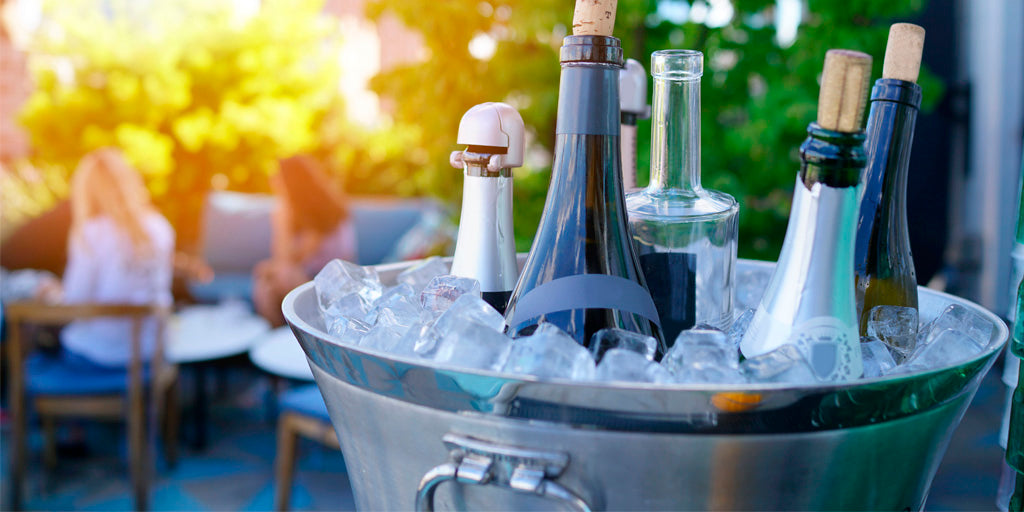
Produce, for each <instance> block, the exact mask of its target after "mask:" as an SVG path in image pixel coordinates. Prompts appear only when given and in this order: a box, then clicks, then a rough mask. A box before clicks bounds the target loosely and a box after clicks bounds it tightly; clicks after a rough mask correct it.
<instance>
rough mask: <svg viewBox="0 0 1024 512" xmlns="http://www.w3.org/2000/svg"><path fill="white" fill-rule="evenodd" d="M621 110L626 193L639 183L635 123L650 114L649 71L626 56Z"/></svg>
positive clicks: (622, 75) (620, 98)
mask: <svg viewBox="0 0 1024 512" xmlns="http://www.w3.org/2000/svg"><path fill="white" fill-rule="evenodd" d="M619 110H620V112H621V113H620V115H619V119H620V124H621V127H620V129H621V130H622V140H621V146H622V189H623V190H625V191H626V192H627V193H628V192H630V191H632V190H633V189H635V188H637V185H636V124H637V122H638V121H640V120H641V119H647V116H649V115H650V110H651V109H650V107H648V106H647V74H646V73H645V72H644V66H643V64H640V62H639V61H637V60H635V59H626V66H625V67H624V68H622V71H620V72H619Z"/></svg>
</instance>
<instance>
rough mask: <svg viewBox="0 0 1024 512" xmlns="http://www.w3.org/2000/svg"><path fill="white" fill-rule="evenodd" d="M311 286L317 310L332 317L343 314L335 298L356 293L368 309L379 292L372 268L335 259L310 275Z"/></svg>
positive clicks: (380, 290) (381, 288)
mask: <svg viewBox="0 0 1024 512" xmlns="http://www.w3.org/2000/svg"><path fill="white" fill-rule="evenodd" d="M313 285H314V287H315V288H316V296H317V299H318V303H319V305H320V311H322V312H323V313H324V314H325V315H330V316H332V317H333V316H341V315H342V314H343V313H341V312H340V311H338V310H337V308H339V307H341V305H340V304H339V301H341V299H343V298H345V297H346V296H348V295H351V294H356V295H357V296H359V298H360V299H361V300H362V303H363V308H364V309H369V307H370V305H371V304H373V302H374V301H375V300H377V299H378V298H379V297H380V296H381V294H382V292H383V286H382V285H381V284H380V277H378V276H377V271H376V270H375V269H374V268H373V267H360V266H359V265H356V264H355V263H349V262H347V261H343V260H339V259H334V260H331V261H329V262H327V264H326V265H324V268H323V269H322V270H320V272H319V273H317V275H316V277H314V278H313Z"/></svg>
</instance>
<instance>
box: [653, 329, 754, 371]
mask: <svg viewBox="0 0 1024 512" xmlns="http://www.w3.org/2000/svg"><path fill="white" fill-rule="evenodd" d="M661 364H663V365H665V368H668V370H669V371H671V372H673V373H675V374H676V375H677V376H678V375H679V374H680V373H681V372H684V371H686V370H688V369H696V370H700V369H705V368H711V367H721V368H729V369H735V368H737V365H738V364H739V352H738V351H737V350H736V348H735V347H734V346H733V344H732V342H731V341H730V340H729V338H728V337H726V335H725V333H724V332H722V331H719V330H717V329H688V330H685V331H683V332H680V333H679V336H677V337H676V340H675V343H673V344H672V347H671V348H669V349H668V353H667V354H665V357H663V358H662V359H661Z"/></svg>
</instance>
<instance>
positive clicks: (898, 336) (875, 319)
mask: <svg viewBox="0 0 1024 512" xmlns="http://www.w3.org/2000/svg"><path fill="white" fill-rule="evenodd" d="M868 336H872V337H874V338H877V339H879V340H881V341H882V342H883V343H885V344H886V345H888V346H889V347H890V349H891V350H892V352H893V357H894V358H895V360H896V362H897V363H899V362H901V361H903V360H904V359H906V358H907V356H909V355H910V353H911V352H913V351H914V347H915V346H916V345H917V309H916V308H906V307H901V306H875V307H873V308H871V312H870V313H869V314H868Z"/></svg>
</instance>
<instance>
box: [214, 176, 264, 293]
mask: <svg viewBox="0 0 1024 512" xmlns="http://www.w3.org/2000/svg"><path fill="white" fill-rule="evenodd" d="M275 202H276V199H275V198H274V196H271V195H268V194H248V193H242V192H229V191H215V192H211V193H210V194H209V196H207V198H206V206H205V207H204V210H203V227H202V239H201V240H202V241H201V244H202V257H203V259H204V260H205V261H206V264H207V265H209V266H210V268H212V269H213V271H214V272H215V273H217V272H223V273H232V272H242V273H249V272H251V271H252V268H253V267H254V266H255V265H256V264H257V263H259V262H260V261H262V260H265V259H267V258H269V257H270V237H271V234H270V212H271V211H272V210H273V209H274V204H275Z"/></svg>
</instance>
